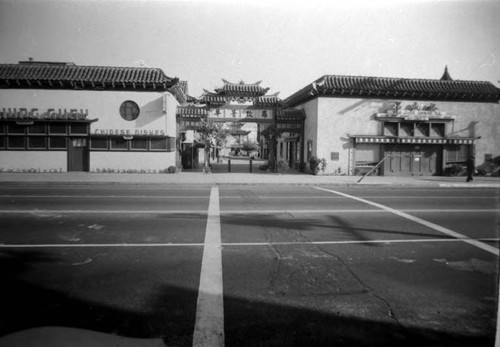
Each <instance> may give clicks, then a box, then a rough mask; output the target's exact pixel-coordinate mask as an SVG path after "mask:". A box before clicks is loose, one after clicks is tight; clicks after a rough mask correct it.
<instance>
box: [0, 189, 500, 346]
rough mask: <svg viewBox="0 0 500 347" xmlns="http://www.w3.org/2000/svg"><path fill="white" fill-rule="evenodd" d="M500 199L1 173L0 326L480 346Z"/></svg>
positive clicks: (202, 339) (253, 342) (493, 288)
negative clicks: (18, 180) (33, 181)
mask: <svg viewBox="0 0 500 347" xmlns="http://www.w3.org/2000/svg"><path fill="white" fill-rule="evenodd" d="M499 201H500V200H499V193H498V190H495V189H483V188H468V189H456V188H440V189H439V188H438V189H431V188H387V187H377V186H366V187H356V188H345V187H342V188H338V187H334V186H332V187H329V186H326V185H322V186H318V187H314V186H291V187H284V186H281V187H277V188H270V187H259V186H224V185H220V186H193V187H190V186H182V187H175V186H165V185H153V184H152V185H146V184H145V185H126V184H114V185H113V184H96V185H57V184H53V185H50V186H46V187H44V186H41V185H30V184H29V183H26V184H25V185H9V184H3V185H1V186H0V221H1V223H0V225H1V231H0V269H1V273H2V286H1V287H0V288H1V289H0V294H1V295H0V300H1V301H0V306H1V307H2V310H1V313H0V314H1V318H0V319H1V321H2V322H3V323H2V324H1V325H0V336H5V335H8V334H12V333H15V332H21V331H24V330H26V329H30V328H40V327H71V328H77V329H82V331H93V332H100V333H105V334H107V335H112V336H121V337H129V338H136V339H138V340H137V341H151V342H156V343H158V342H160V344H164V345H166V346H202V345H219V346H222V345H226V346H304V345H310V346H392V345H394V346H401V345H405V346H494V340H495V331H496V324H497V307H498V306H497V305H498V288H497V284H498V249H499V247H500V244H499V241H500V235H499V233H498V231H499V229H498V225H499V224H498V215H499V212H500V205H499ZM139 339H140V340H139ZM0 345H2V340H1V338H0Z"/></svg>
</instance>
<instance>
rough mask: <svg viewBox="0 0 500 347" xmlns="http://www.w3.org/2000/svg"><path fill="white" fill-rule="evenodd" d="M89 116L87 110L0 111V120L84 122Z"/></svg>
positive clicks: (23, 109)
mask: <svg viewBox="0 0 500 347" xmlns="http://www.w3.org/2000/svg"><path fill="white" fill-rule="evenodd" d="M88 115H89V110H88V109H85V110H83V109H76V108H71V109H69V110H68V109H66V108H59V109H57V110H56V109H54V108H49V109H47V110H46V111H40V110H39V109H38V108H29V109H28V108H26V107H21V108H10V107H9V108H2V111H0V119H15V120H23V119H33V120H51V119H58V120H65V119H67V120H85V119H86V118H87V116H88Z"/></svg>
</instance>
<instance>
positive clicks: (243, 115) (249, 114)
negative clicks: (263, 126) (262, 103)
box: [208, 108, 273, 120]
mask: <svg viewBox="0 0 500 347" xmlns="http://www.w3.org/2000/svg"><path fill="white" fill-rule="evenodd" d="M208 118H210V119H218V118H222V119H245V120H251V119H260V120H262V119H269V120H270V119H272V118H273V111H272V110H262V109H254V108H214V109H211V110H209V111H208Z"/></svg>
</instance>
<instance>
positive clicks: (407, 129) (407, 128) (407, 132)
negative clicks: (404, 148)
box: [399, 123, 415, 137]
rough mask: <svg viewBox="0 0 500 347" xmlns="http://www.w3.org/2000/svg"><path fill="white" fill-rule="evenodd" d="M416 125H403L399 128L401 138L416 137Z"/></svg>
mask: <svg viewBox="0 0 500 347" xmlns="http://www.w3.org/2000/svg"><path fill="white" fill-rule="evenodd" d="M414 128H415V125H414V123H401V124H400V126H399V129H400V134H399V136H401V137H413V135H414Z"/></svg>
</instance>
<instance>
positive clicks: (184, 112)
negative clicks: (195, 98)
mask: <svg viewBox="0 0 500 347" xmlns="http://www.w3.org/2000/svg"><path fill="white" fill-rule="evenodd" d="M176 115H177V116H182V117H204V116H206V115H207V109H206V108H205V107H196V106H192V105H187V106H177V111H176Z"/></svg>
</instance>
